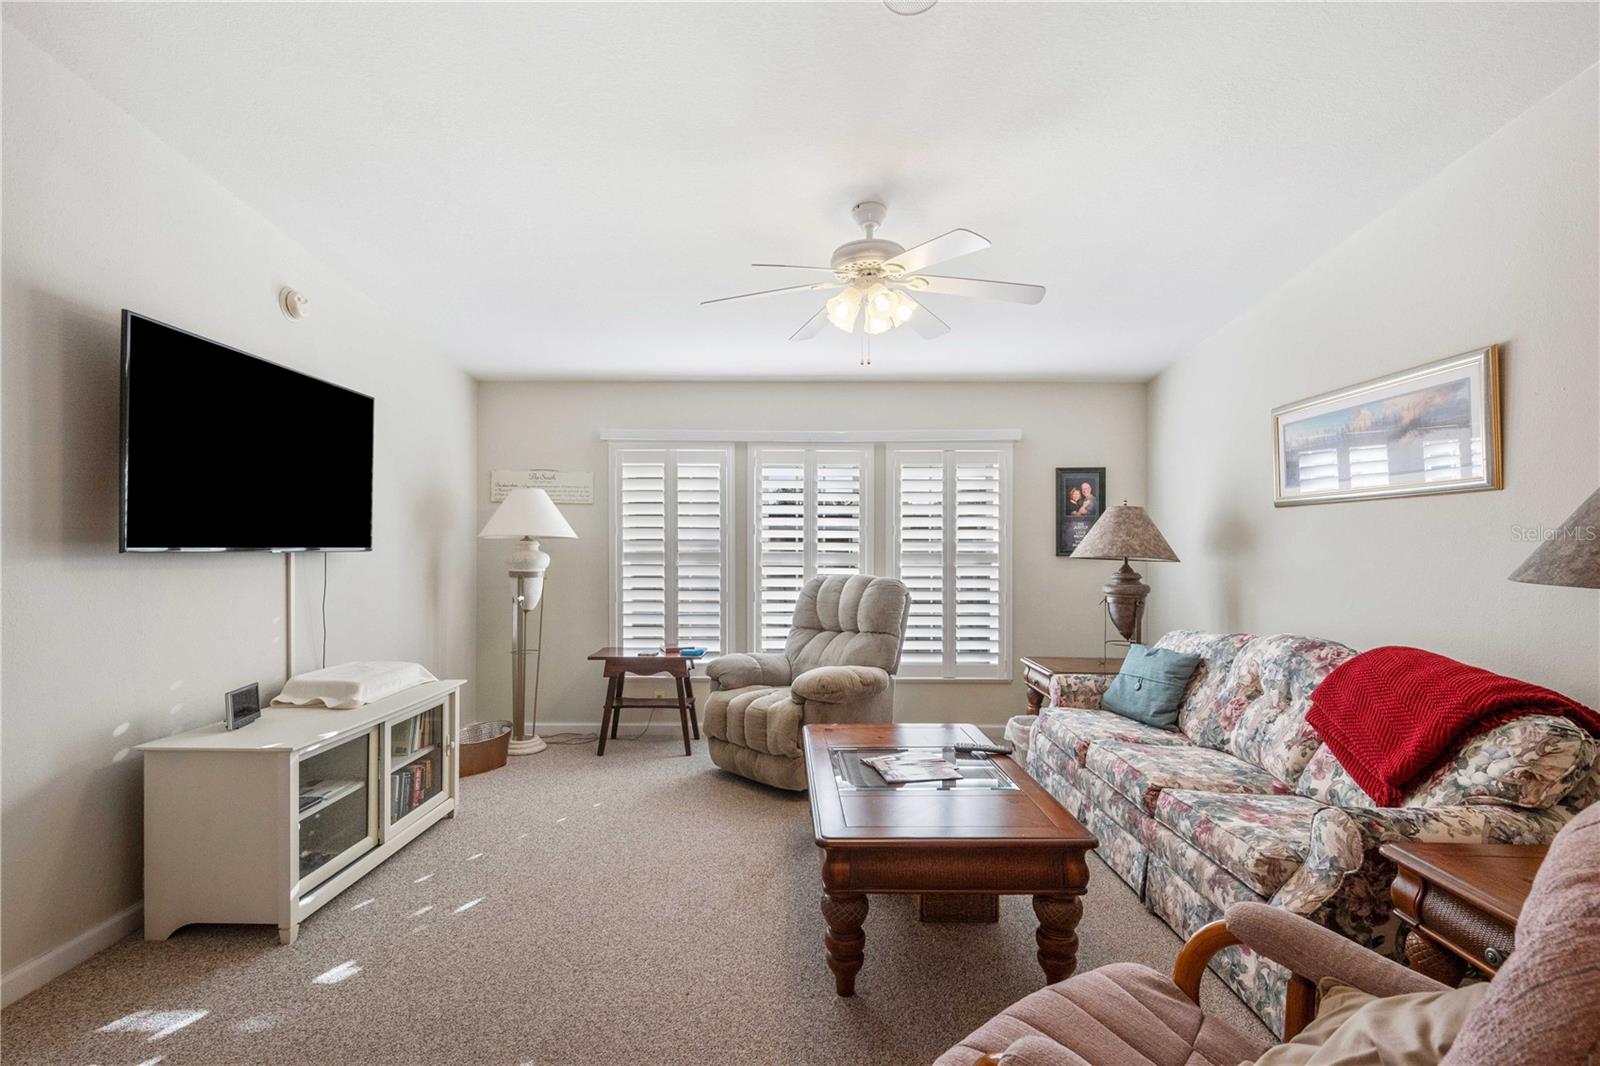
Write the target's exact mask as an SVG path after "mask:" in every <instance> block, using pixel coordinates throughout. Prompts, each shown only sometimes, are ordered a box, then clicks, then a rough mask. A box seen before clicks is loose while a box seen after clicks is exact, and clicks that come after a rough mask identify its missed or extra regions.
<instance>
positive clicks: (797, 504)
mask: <svg viewBox="0 0 1600 1066" xmlns="http://www.w3.org/2000/svg"><path fill="white" fill-rule="evenodd" d="M871 471H872V453H871V452H869V451H865V450H862V449H856V448H766V447H752V448H751V449H750V480H751V486H752V488H751V500H752V504H751V508H750V512H751V517H752V520H751V542H752V543H751V551H750V587H751V599H752V600H753V601H754V602H753V609H752V625H751V628H752V630H753V632H754V639H753V641H752V647H753V648H754V649H755V650H757V651H782V650H783V646H784V643H785V641H786V640H787V639H788V636H789V624H790V621H791V620H792V618H793V616H794V606H795V602H796V600H798V599H799V596H800V586H802V585H803V584H805V582H806V581H807V579H809V578H812V577H815V576H816V575H818V574H859V573H861V572H863V571H864V570H867V569H869V556H870V551H869V548H870V545H871V539H870V537H869V535H868V530H867V526H868V521H867V516H868V515H869V514H870V513H871V510H870V507H869V505H868V501H867V495H868V493H867V486H868V485H869V484H870V482H871Z"/></svg>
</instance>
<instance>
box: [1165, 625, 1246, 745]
mask: <svg viewBox="0 0 1600 1066" xmlns="http://www.w3.org/2000/svg"><path fill="white" fill-rule="evenodd" d="M1252 639H1253V638H1252V637H1251V635H1250V634H1249V633H1200V632H1196V631H1195V630H1192V629H1175V630H1173V631H1172V632H1171V633H1168V634H1166V635H1165V636H1163V637H1162V638H1161V639H1160V640H1158V641H1156V643H1155V646H1156V647H1158V648H1161V649H1164V650H1166V651H1175V652H1181V653H1182V654H1184V655H1198V656H1200V665H1199V666H1197V667H1195V671H1194V676H1193V677H1191V678H1190V679H1189V687H1188V688H1187V689H1185V690H1184V693H1183V704H1182V706H1180V707H1179V708H1178V728H1179V729H1181V730H1183V731H1184V733H1185V734H1187V735H1188V737H1189V739H1190V740H1192V741H1194V742H1195V743H1196V744H1204V745H1205V746H1206V747H1208V748H1221V747H1222V742H1221V740H1220V739H1218V740H1217V742H1216V743H1210V742H1209V741H1207V740H1205V739H1203V738H1205V737H1207V736H1209V734H1208V733H1207V732H1206V730H1205V728H1204V725H1205V722H1206V720H1207V717H1208V716H1209V715H1210V713H1211V709H1212V708H1213V706H1214V705H1215V704H1216V702H1217V696H1218V694H1219V693H1221V691H1222V685H1223V682H1225V681H1226V680H1227V679H1228V668H1229V667H1231V666H1232V665H1233V657H1234V656H1235V655H1237V654H1238V652H1239V649H1240V648H1242V647H1244V646H1245V645H1246V644H1248V643H1249V642H1250V641H1251V640H1252Z"/></svg>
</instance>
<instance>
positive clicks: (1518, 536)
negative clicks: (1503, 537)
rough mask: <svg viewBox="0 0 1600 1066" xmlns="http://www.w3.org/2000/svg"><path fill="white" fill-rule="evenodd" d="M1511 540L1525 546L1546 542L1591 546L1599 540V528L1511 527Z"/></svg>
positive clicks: (1571, 526) (1572, 526)
mask: <svg viewBox="0 0 1600 1066" xmlns="http://www.w3.org/2000/svg"><path fill="white" fill-rule="evenodd" d="M1511 539H1512V540H1516V541H1522V542H1523V543H1526V544H1543V543H1544V542H1545V541H1548V540H1570V541H1575V542H1577V543H1579V544H1592V543H1594V542H1595V541H1596V540H1600V526H1581V525H1570V526H1512V527H1511Z"/></svg>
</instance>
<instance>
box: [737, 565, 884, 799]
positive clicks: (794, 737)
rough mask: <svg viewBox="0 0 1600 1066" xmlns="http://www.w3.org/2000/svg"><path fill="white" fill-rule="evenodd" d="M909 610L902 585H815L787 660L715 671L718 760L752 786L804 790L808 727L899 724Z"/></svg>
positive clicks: (746, 662) (808, 589)
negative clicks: (897, 688) (897, 685)
mask: <svg viewBox="0 0 1600 1066" xmlns="http://www.w3.org/2000/svg"><path fill="white" fill-rule="evenodd" d="M910 608H911V594H910V593H908V592H907V591H906V587H905V586H904V585H902V584H901V583H900V582H898V581H896V580H895V579H894V578H889V577H868V576H866V575H864V574H857V575H834V576H829V577H814V578H812V579H811V580H810V581H807V582H806V583H805V585H804V586H803V587H802V588H801V589H800V599H799V601H798V602H797V603H796V604H795V608H794V622H793V624H792V625H791V627H790V629H789V639H788V642H787V643H786V644H785V645H784V649H783V652H782V653H781V654H776V653H771V652H756V653H754V654H742V653H741V654H736V655H723V656H720V657H719V658H716V659H713V660H712V661H711V663H710V664H709V665H708V666H707V667H706V674H707V676H708V677H710V678H711V695H710V696H709V697H708V698H707V700H706V705H705V729H706V741H707V744H708V745H709V747H710V748H711V760H712V761H713V762H715V763H716V764H717V765H718V766H720V767H722V768H723V769H724V770H727V771H729V772H731V773H735V774H739V775H740V776H741V777H748V778H750V779H751V780H753V781H761V782H763V783H765V784H768V785H774V786H776V787H778V788H788V789H795V790H804V789H805V787H806V767H805V759H804V757H803V756H802V753H801V751H800V729H801V727H802V726H807V725H816V724H819V723H839V722H889V721H893V719H894V673H895V671H896V670H898V669H899V668H900V645H901V642H902V641H903V640H904V639H905V631H906V615H907V613H908V612H909V611H910Z"/></svg>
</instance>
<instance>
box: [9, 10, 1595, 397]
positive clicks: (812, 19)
mask: <svg viewBox="0 0 1600 1066" xmlns="http://www.w3.org/2000/svg"><path fill="white" fill-rule="evenodd" d="M6 18H7V20H9V21H10V22H12V23H13V24H14V25H16V26H19V27H21V28H22V29H23V31H24V32H26V33H27V34H28V35H29V36H30V37H32V38H33V39H34V40H35V41H37V42H38V43H39V44H40V45H42V46H43V47H45V48H46V49H48V50H50V51H51V52H52V53H54V54H55V55H56V56H57V57H59V58H60V59H61V60H62V61H63V62H65V63H66V64H67V65H68V66H69V67H71V68H72V69H74V70H75V71H77V72H78V73H79V74H80V75H81V76H83V77H84V78H85V79H87V80H88V81H89V82H90V83H92V84H93V85H95V86H96V87H97V88H99V89H100V90H101V91H102V92H104V93H105V94H106V95H107V96H109V97H110V98H111V99H112V100H114V101H115V102H117V103H118V104H120V105H121V106H122V107H124V108H125V109H127V110H128V111H129V112H131V113H132V114H133V115H134V116H136V117H137V118H138V119H140V120H141V121H143V122H144V123H145V124H146V125H148V126H149V127H150V128H151V129H153V130H154V131H155V132H156V133H158V134H159V135H160V136H161V137H163V138H164V139H165V140H166V141H168V142H169V143H170V144H172V145H173V146H175V147H176V148H178V149H179V150H180V151H182V152H183V153H185V154H186V155H187V156H189V157H190V158H191V159H193V160H194V161H195V162H196V163H197V164H199V165H200V166H201V167H203V168H205V169H206V170H208V171H210V172H211V173H213V174H214V175H215V176H216V177H217V178H218V179H220V180H221V181H222V182H223V183H224V184H226V185H227V186H229V187H230V188H232V189H233V190H234V191H235V192H237V193H238V194H239V195H240V196H241V197H243V198H244V199H245V200H247V201H248V202H250V203H252V204H253V205H255V206H256V207H257V208H258V209H259V210H260V211H261V212H263V213H264V214H265V215H267V216H268V217H269V218H271V219H273V220H274V221H275V222H277V223H278V224H279V225H281V226H282V227H283V228H284V229H286V230H287V231H288V232H289V233H291V234H292V235H294V236H295V237H296V238H298V239H299V240H300V241H301V242H302V243H304V244H305V245H306V246H307V247H309V248H310V249H311V250H312V251H314V252H316V253H318V254H319V255H321V256H322V257H324V258H325V259H327V260H328V261H329V262H330V263H331V264H332V265H333V266H334V267H336V268H337V269H339V270H341V271H342V272H343V273H344V274H345V275H346V276H347V277H348V278H349V279H350V280H351V281H352V282H353V283H355V284H356V285H358V286H360V287H361V288H363V289H364V290H365V291H366V292H368V293H369V294H370V295H372V296H373V297H374V298H375V299H377V300H378V301H379V302H380V303H382V304H383V305H385V306H386V307H388V308H390V309H392V311H393V313H395V314H396V315H403V316H407V318H408V319H410V320H411V321H412V322H413V323H414V326H415V328H416V329H418V330H420V331H422V332H424V333H425V334H426V335H429V336H431V337H432V338H433V339H434V340H435V341H436V343H437V344H438V345H439V346H440V347H441V348H442V349H443V350H445V351H447V352H448V353H449V354H450V355H451V356H452V357H453V358H454V359H456V360H457V361H458V362H459V363H460V364H461V365H462V366H464V367H466V368H467V369H468V370H470V371H472V372H473V373H475V374H478V375H480V376H484V377H508V378H509V377H640V376H645V377H678V376H718V377H845V378H849V379H860V378H863V377H867V378H872V377H877V378H884V377H893V378H899V377H905V378H912V377H918V378H952V377H980V376H981V377H996V376H1004V377H1014V378H1032V377H1048V378H1118V379H1140V378H1144V377H1148V376H1149V375H1150V374H1152V373H1153V372H1155V371H1157V370H1158V369H1160V368H1161V367H1162V366H1164V365H1165V364H1167V363H1168V362H1170V361H1171V360H1172V359H1173V358H1175V357H1176V356H1178V355H1181V354H1182V353H1183V352H1184V351H1185V350H1186V349H1187V348H1189V347H1190V346H1191V345H1192V344H1193V343H1195V342H1196V341H1197V340H1199V339H1201V338H1203V337H1204V336H1205V335H1207V334H1208V333H1210V332H1211V331H1213V330H1215V329H1217V328H1218V327H1219V326H1221V325H1222V324H1224V323H1225V322H1227V321H1228V320H1229V319H1231V318H1233V317H1234V316H1236V315H1238V314H1239V313H1241V312H1242V311H1244V310H1245V309H1247V308H1248V307H1249V306H1250V305H1251V304H1252V303H1254V302H1255V301H1257V300H1259V299H1261V298H1262V297H1264V296H1265V295H1267V294H1268V293H1269V292H1271V291H1272V289H1273V288H1275V287H1276V286H1277V285H1279V284H1281V283H1282V282H1284V281H1285V280H1287V279H1288V278H1289V277H1291V276H1292V275H1293V274H1294V273H1295V272H1297V271H1298V270H1300V269H1301V268H1303V267H1304V266H1306V265H1307V264H1308V263H1310V262H1311V261H1312V260H1314V259H1315V258H1316V257H1317V256H1318V255H1320V254H1321V253H1323V252H1325V251H1326V250H1328V249H1329V248H1330V247H1332V246H1333V245H1334V244H1336V243H1337V242H1338V241H1339V240H1340V239H1342V238H1343V237H1345V236H1346V235H1348V234H1349V233H1351V232H1352V231H1354V230H1355V229H1357V228H1358V227H1359V226H1361V225H1362V224H1363V223H1365V222H1367V221H1369V220H1370V219H1372V218H1374V217H1376V216H1377V215H1378V214H1380V213H1381V212H1382V211H1383V210H1384V209H1385V208H1387V207H1388V206H1390V205H1391V204H1393V203H1394V202H1395V201H1396V200H1398V199H1399V198H1400V197H1401V196H1402V195H1404V194H1405V193H1406V192H1407V191H1408V190H1410V189H1413V188H1415V187H1416V186H1417V185H1419V184H1420V183H1422V182H1423V181H1425V180H1426V179H1427V178H1429V177H1430V176H1432V175H1433V174H1435V173H1437V172H1438V171H1439V170H1440V169H1442V168H1443V167H1445V166H1446V165H1448V164H1449V163H1450V162H1451V161H1452V160H1454V159H1456V158H1457V157H1459V156H1460V155H1461V154H1463V153H1464V152H1465V151H1467V150H1468V149H1469V148H1471V147H1472V146H1473V145H1474V144H1476V143H1478V142H1479V141H1482V140H1483V139H1484V138H1486V137H1487V136H1489V135H1490V134H1491V133H1493V132H1494V131H1495V130H1496V129H1498V128H1500V127H1501V126H1503V125H1505V124H1506V123H1507V122H1508V121H1510V120H1511V119H1512V118H1514V117H1515V116H1516V115H1517V114H1519V113H1520V112H1522V111H1524V110H1525V109H1527V108H1528V107H1529V106H1530V105H1531V104H1533V103H1534V102H1535V101H1537V100H1538V99H1540V98H1541V97H1543V96H1545V95H1547V94H1548V93H1550V92H1551V91H1552V90H1554V89H1555V88H1556V87H1557V86H1559V85H1560V84H1562V83H1563V82H1565V81H1567V80H1568V79H1569V78H1571V77H1573V76H1574V75H1576V74H1577V73H1578V72H1579V71H1581V70H1582V69H1584V68H1585V67H1587V66H1589V65H1590V64H1592V63H1593V62H1595V59H1596V53H1597V45H1596V38H1597V23H1596V8H1595V7H1594V6H1592V5H1590V4H1560V5H1558V4H1532V3H1514V4H1504V5H1500V4H1415V5H1412V4H1371V5H1331V4H1330V5H1322V4H1259V5H1257V4H1240V5H1232V4H1216V5H1210V4H1207V5H1193V6H1184V5H1153V4H1152V5H1141V4H1128V5H1123V4H1024V3H1016V4H958V3H954V2H951V0H945V2H944V3H940V4H939V5H938V6H937V7H935V8H934V9H933V10H932V11H931V12H929V13H927V14H925V15H919V16H916V17H913V18H905V17H901V16H897V15H895V14H893V13H891V12H889V11H888V10H886V9H885V8H884V7H883V6H882V5H881V4H879V3H876V2H872V0H864V2H854V3H834V4H822V3H815V4H540V5H494V4H490V5H465V4H460V5H451V4H440V5H430V4H424V5H410V6H398V5H396V6H390V5H334V4H306V5H291V4H262V5H256V4H237V5H235V4H199V5H178V4H172V5H166V4H153V5H147V4H87V5H72V4H68V5H54V4H34V5H18V4H8V5H7V10H6ZM868 196H872V197H879V198H883V199H885V200H887V202H888V204H889V218H888V222H887V223H886V225H885V226H884V229H883V232H882V235H883V236H886V237H889V238H891V239H894V240H898V241H900V242H901V243H902V244H905V245H907V246H909V245H911V244H914V243H917V242H919V241H922V240H924V239H926V238H928V237H931V236H933V235H935V234H937V233H941V232H943V231H945V230H948V229H951V228H953V227H956V226H966V227H969V228H971V229H975V230H977V231H978V232H980V233H982V234H984V235H986V236H987V237H989V238H990V239H991V240H992V241H993V242H994V247H993V248H991V249H990V250H988V251H985V252H980V253H977V254H975V255H972V256H969V257H967V258H964V259H960V260H956V261H954V262H952V263H950V264H948V265H947V267H946V268H945V269H943V270H942V271H941V272H944V273H951V274H961V275H971V276H977V277H992V278H998V279H1002V280H1013V281H1026V282H1036V283H1040V284H1044V285H1046V286H1048V287H1049V293H1048V295H1047V296H1046V297H1045V300H1044V303H1043V304H1041V305H1039V306H1037V307H1021V306H1015V305H1009V304H991V303H988V302H985V301H972V300H957V299H954V298H945V299H942V300H933V299H930V300H929V306H930V307H933V308H935V309H936V310H937V311H938V313H939V314H940V315H941V316H943V317H944V318H945V319H946V320H947V321H948V322H949V323H950V324H951V325H952V326H953V327H954V332H953V333H951V334H950V335H948V336H946V337H943V338H941V339H938V340H934V341H923V340H921V339H919V338H918V337H916V336H915V335H913V334H911V333H910V332H909V331H907V330H899V331H897V332H896V333H894V334H891V335H889V336H887V337H884V338H881V339H880V340H879V341H878V342H877V344H876V345H875V350H874V365H873V366H872V367H870V368H866V369H860V368H858V367H857V366H856V365H855V364H856V343H855V338H852V337H846V336H845V335H844V334H842V333H839V332H837V331H836V330H833V329H831V328H830V329H827V330H825V331H824V332H823V333H822V334H821V335H820V336H819V337H818V338H817V339H815V340H813V341H809V342H806V343H803V344H794V343H789V342H787V341H786V340H785V338H786V337H787V336H788V335H789V334H790V333H791V332H793V331H794V329H795V328H796V327H798V326H799V325H800V323H801V322H802V321H804V320H805V319H806V318H807V317H808V316H809V315H810V314H811V312H812V311H813V310H814V309H815V307H817V306H819V305H820V303H821V299H822V297H821V295H817V294H800V295H784V296H776V297H771V298H768V299H764V300H752V301H749V302H746V303H742V304H729V305H718V306H713V307H700V306H698V302H699V301H700V300H703V299H706V298H709V297H714V296H725V295H731V294H733V293H739V292H746V291H751V290H756V289H763V288H772V287H774V286H777V285H783V284H793V283H798V282H800V281H805V280H812V278H811V276H793V275H791V274H790V273H788V272H783V271H775V270H756V269H753V268H751V267H750V266H749V265H748V264H750V263H752V262H758V261H765V262H786V263H802V264H805V263H826V256H827V254H828V252H829V250H830V249H832V248H833V247H834V246H835V245H836V244H839V243H841V242H842V241H845V240H849V239H852V238H853V237H855V236H858V235H859V234H858V232H857V231H856V230H855V229H854V228H853V227H852V225H851V223H850V221H849V216H848V209H849V207H850V205H851V204H852V203H853V202H855V201H856V200H858V199H862V198H865V197H868ZM419 294H426V298H425V299H424V298H419ZM310 295H311V297H312V298H313V299H315V298H316V294H315V293H311V294H310Z"/></svg>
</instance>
